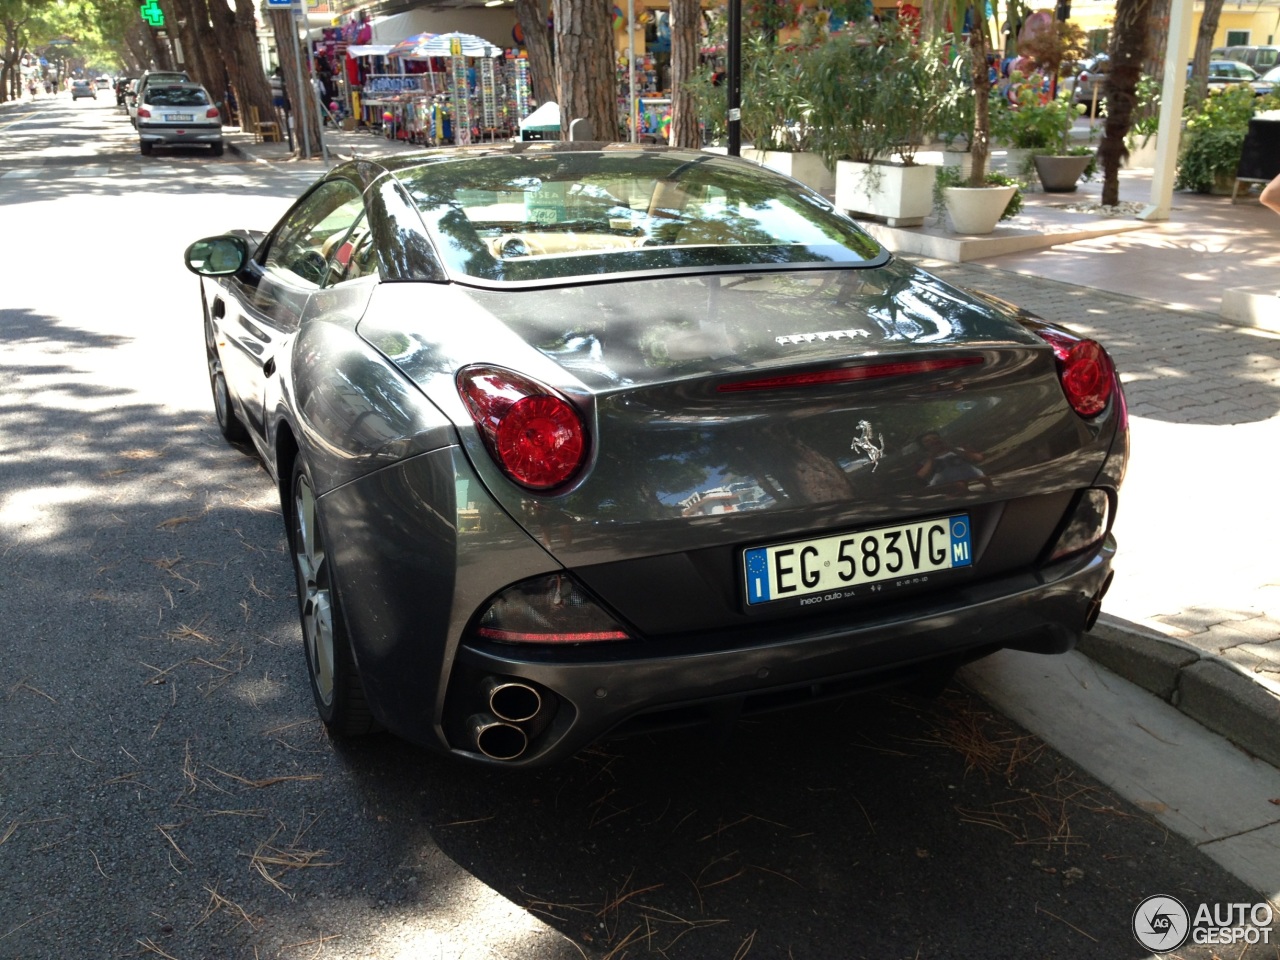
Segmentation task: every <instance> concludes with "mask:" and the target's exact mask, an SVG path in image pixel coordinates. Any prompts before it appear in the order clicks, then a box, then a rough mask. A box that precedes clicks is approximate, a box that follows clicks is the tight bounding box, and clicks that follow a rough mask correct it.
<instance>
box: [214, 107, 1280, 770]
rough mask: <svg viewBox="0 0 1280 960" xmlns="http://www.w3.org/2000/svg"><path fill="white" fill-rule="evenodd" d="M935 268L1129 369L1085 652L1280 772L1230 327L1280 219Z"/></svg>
mask: <svg viewBox="0 0 1280 960" xmlns="http://www.w3.org/2000/svg"><path fill="white" fill-rule="evenodd" d="M228 140H229V142H231V143H232V145H233V149H235V150H237V152H240V153H241V154H242V155H244V156H246V157H251V158H256V159H261V160H268V161H272V162H275V161H280V162H285V158H287V157H288V156H289V154H288V150H287V148H286V147H284V145H282V144H270V143H268V144H254V143H252V139H251V138H249V137H247V136H244V135H238V134H234V133H233V134H230V135H229V137H228ZM326 141H327V144H328V146H329V149H330V151H331V152H332V154H333V155H334V159H346V158H350V157H352V156H355V155H360V156H370V155H376V154H379V153H386V152H391V151H394V152H399V151H401V150H408V149H413V148H412V147H411V146H410V145H407V144H402V143H397V142H394V141H390V140H386V139H384V138H382V137H380V136H376V135H373V134H370V133H367V132H363V131H351V132H347V131H331V132H328V133H327V135H326ZM300 162H302V163H305V162H306V161H300ZM315 165H316V167H317V169H320V168H321V164H319V163H315ZM1099 192H1100V185H1098V184H1085V185H1083V186H1082V188H1081V190H1080V193H1079V194H1078V195H1062V194H1056V195H1050V194H1042V193H1029V194H1028V195H1027V198H1026V201H1027V202H1026V217H1025V220H1026V221H1028V222H1032V223H1035V222H1041V221H1045V222H1048V221H1054V220H1061V219H1062V218H1064V217H1066V218H1071V217H1075V218H1077V219H1078V218H1079V217H1081V216H1084V215H1082V214H1077V213H1071V212H1069V211H1067V210H1066V209H1065V207H1067V206H1068V205H1071V204H1078V203H1081V202H1086V201H1089V200H1096V199H1098V195H1099ZM1149 197H1150V173H1149V171H1126V172H1125V173H1124V174H1123V175H1122V178H1121V200H1122V201H1123V200H1132V201H1143V202H1145V201H1147V200H1149ZM934 229H938V228H936V227H935V228H934ZM921 262H922V264H923V265H924V266H925V267H926V268H928V269H929V270H931V271H933V272H935V273H937V274H939V275H940V276H942V277H944V278H945V279H947V280H949V281H952V282H954V283H957V284H961V285H964V286H970V287H976V288H981V289H983V290H987V291H989V292H991V293H994V294H996V295H997V296H1000V297H1003V298H1005V299H1007V300H1010V301H1012V302H1014V303H1018V304H1020V305H1022V306H1024V307H1027V308H1028V309H1030V310H1032V311H1034V312H1036V313H1038V314H1040V315H1042V316H1044V317H1045V318H1046V319H1050V320H1054V321H1057V322H1061V323H1065V324H1068V325H1070V326H1071V327H1073V328H1075V329H1077V330H1080V331H1082V332H1085V333H1087V334H1089V335H1091V336H1094V337H1097V338H1098V339H1099V340H1100V341H1101V342H1103V343H1104V344H1105V345H1106V346H1107V348H1108V349H1109V350H1110V351H1111V353H1112V354H1113V356H1114V357H1115V360H1116V363H1117V365H1118V367H1119V369H1120V370H1121V377H1122V379H1123V381H1124V383H1125V389H1126V394H1127V397H1128V401H1129V408H1130V413H1131V417H1132V420H1131V423H1132V436H1133V456H1132V458H1131V462H1130V471H1129V476H1128V478H1127V479H1126V482H1125V488H1124V491H1123V493H1122V496H1121V502H1120V510H1119V515H1118V518H1117V521H1116V526H1115V531H1116V537H1117V539H1118V540H1119V542H1120V552H1119V556H1118V558H1117V562H1116V579H1115V582H1114V585H1113V586H1112V589H1111V592H1110V593H1109V594H1108V596H1107V600H1106V603H1105V605H1104V614H1103V618H1102V620H1101V621H1100V623H1099V625H1098V627H1097V628H1095V630H1094V632H1093V635H1092V636H1091V638H1089V640H1088V642H1087V643H1086V644H1085V645H1084V647H1083V649H1085V651H1086V652H1087V653H1089V654H1090V656H1092V657H1094V658H1095V659H1097V660H1098V661H1100V662H1102V663H1104V664H1106V665H1107V666H1109V667H1111V668H1112V669H1114V670H1116V671H1117V672H1119V673H1121V674H1122V675H1124V676H1126V677H1128V678H1129V679H1130V680H1133V681H1135V682H1137V683H1139V684H1141V685H1142V686H1144V687H1146V688H1147V689H1149V690H1151V691H1152V692H1154V693H1156V694H1158V695H1159V696H1161V697H1162V698H1163V699H1165V700H1166V701H1168V702H1170V703H1173V704H1175V705H1176V706H1178V707H1179V708H1180V709H1182V710H1183V711H1184V712H1185V713H1188V714H1189V715H1191V716H1193V717H1195V718H1196V719H1197V720H1199V721H1200V722H1201V723H1203V724H1204V725H1206V726H1208V727H1209V728H1210V729H1212V730H1215V731H1217V732H1219V733H1221V734H1223V735H1225V736H1227V737H1228V738H1230V739H1232V740H1233V741H1235V742H1236V743H1237V744H1240V745H1241V746H1243V747H1244V748H1245V749H1247V750H1248V751H1249V752H1251V753H1253V754H1254V755H1256V756H1259V757H1262V758H1264V759H1266V760H1268V761H1269V762H1271V763H1272V764H1275V765H1277V766H1280V550H1278V549H1277V548H1276V546H1275V544H1277V543H1280V496H1278V495H1277V492H1276V490H1275V485H1276V480H1277V478H1280V334H1277V333H1268V332H1266V331H1263V330H1258V329H1254V328H1251V327H1243V326H1238V325H1235V324H1232V323H1228V322H1225V321H1224V320H1223V319H1222V318H1221V317H1220V316H1219V313H1218V311H1219V309H1220V306H1221V303H1222V299H1223V295H1224V292H1225V291H1227V290H1229V289H1233V288H1261V289H1264V290H1265V289H1271V290H1280V276H1278V275H1277V273H1278V268H1280V217H1278V216H1276V215H1275V214H1273V213H1271V212H1270V211H1269V210H1266V209H1265V208H1262V207H1260V206H1258V205H1256V204H1252V205H1250V204H1234V205H1233V204H1232V203H1231V202H1230V200H1229V198H1220V197H1202V196H1196V195H1188V194H1178V195H1176V196H1175V200H1174V204H1173V211H1172V216H1171V218H1170V220H1169V221H1167V222H1165V223H1161V224H1151V225H1148V226H1145V227H1143V228H1142V229H1140V230H1135V231H1131V232H1125V233H1118V234H1115V235H1113V236H1107V237H1101V238H1095V239H1092V240H1085V241H1079V242H1076V243H1068V244H1063V245H1060V246H1057V247H1051V248H1045V249H1042V250H1038V251H1034V252H1030V253H1019V254H1008V255H1005V256H998V257H993V258H990V259H988V260H978V261H974V262H969V263H963V264H953V263H944V262H940V261H921Z"/></svg>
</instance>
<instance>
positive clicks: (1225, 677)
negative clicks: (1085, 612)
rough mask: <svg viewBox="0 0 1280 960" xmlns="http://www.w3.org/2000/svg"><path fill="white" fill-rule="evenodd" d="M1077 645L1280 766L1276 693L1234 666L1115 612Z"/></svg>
mask: <svg viewBox="0 0 1280 960" xmlns="http://www.w3.org/2000/svg"><path fill="white" fill-rule="evenodd" d="M1078 649H1079V650H1080V652H1081V653H1083V654H1085V655H1086V656H1087V657H1089V658H1090V659H1091V660H1095V661H1097V662H1098V663H1100V664H1102V665H1103V666H1104V667H1106V668H1107V669H1109V670H1111V671H1112V672H1113V673H1116V674H1119V675H1120V676H1122V677H1124V678H1125V679H1126V680H1129V681H1131V682H1133V683H1136V684H1137V685H1138V686H1140V687H1142V688H1143V689H1145V690H1147V691H1149V692H1150V693H1153V694H1155V695H1156V696H1157V697H1159V698H1160V699H1161V700H1164V701H1165V702H1166V703H1169V704H1172V705H1173V706H1175V707H1177V708H1178V709H1179V710H1180V711H1182V712H1183V713H1184V714H1186V715H1187V716H1188V717H1190V718H1191V719H1193V720H1195V721H1196V722H1197V723H1199V724H1200V725H1201V726H1204V727H1207V728H1208V729H1210V730H1212V731H1213V732H1214V733H1217V734H1221V735H1222V736H1224V737H1226V738H1227V739H1228V740H1230V741H1231V742H1232V743H1234V744H1236V745H1237V746H1239V747H1241V748H1242V749H1244V750H1245V751H1247V752H1248V753H1250V754H1252V755H1253V756H1255V757H1258V758H1259V759H1261V760H1265V761H1266V762H1267V763H1270V764H1271V765H1273V766H1276V767H1280V697H1276V696H1273V695H1272V694H1271V693H1270V692H1269V691H1267V690H1266V689H1264V688H1263V687H1260V686H1259V685H1258V684H1257V683H1256V682H1254V680H1253V679H1252V678H1251V677H1249V676H1248V675H1247V674H1246V673H1245V672H1244V671H1243V670H1242V669H1240V668H1239V667H1237V666H1235V665H1234V664H1232V663H1230V662H1228V661H1224V660H1221V659H1219V658H1216V657H1206V656H1204V654H1203V653H1202V652H1201V651H1199V650H1197V649H1195V648H1194V647H1191V646H1189V645H1186V644H1183V643H1180V642H1179V641H1178V640H1176V639H1174V638H1173V637H1167V636H1164V635H1163V634H1160V633H1157V632H1156V631H1154V630H1150V629H1147V628H1144V627H1140V626H1138V625H1137V624H1134V623H1130V622H1129V621H1127V620H1122V619H1120V618H1119V617H1114V616H1103V617H1102V618H1100V619H1099V620H1098V622H1097V623H1096V624H1095V625H1094V627H1093V630H1091V631H1090V632H1089V633H1087V634H1085V636H1084V637H1083V638H1082V639H1081V641H1080V644H1079V647H1078Z"/></svg>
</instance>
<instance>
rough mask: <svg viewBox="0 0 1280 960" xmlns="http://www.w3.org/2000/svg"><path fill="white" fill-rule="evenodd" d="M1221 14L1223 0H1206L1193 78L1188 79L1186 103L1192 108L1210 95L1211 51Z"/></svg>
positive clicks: (1197, 39)
mask: <svg viewBox="0 0 1280 960" xmlns="http://www.w3.org/2000/svg"><path fill="white" fill-rule="evenodd" d="M1221 16H1222V0H1204V13H1202V14H1201V15H1200V32H1199V33H1197V34H1196V53H1195V56H1194V57H1192V59H1191V79H1190V80H1188V81H1187V94H1186V103H1187V105H1189V106H1191V107H1192V108H1195V107H1197V106H1199V104H1200V101H1201V100H1203V99H1204V98H1205V97H1207V96H1208V95H1209V52H1210V51H1211V50H1212V49H1213V35H1214V34H1215V33H1217V32H1218V20H1219V18H1220V17H1221Z"/></svg>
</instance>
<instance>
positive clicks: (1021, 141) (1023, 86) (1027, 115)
mask: <svg viewBox="0 0 1280 960" xmlns="http://www.w3.org/2000/svg"><path fill="white" fill-rule="evenodd" d="M1046 86H1047V82H1046V81H1045V80H1044V79H1043V78H1041V77H1040V76H1039V75H1038V74H1032V75H1031V78H1030V79H1029V80H1028V81H1026V82H1024V81H1022V78H1021V77H1019V76H1017V75H1016V74H1015V76H1014V77H1013V80H1012V83H1011V86H1010V91H1011V93H1012V96H1013V97H1014V98H1015V99H1014V103H1012V104H1007V103H1002V104H1001V105H1000V106H999V107H998V108H997V109H995V110H993V111H992V113H993V116H992V131H993V135H994V136H996V137H997V138H999V139H1002V140H1005V141H1006V142H1008V143H1009V144H1010V145H1011V146H1013V147H1015V148H1018V149H1021V150H1026V151H1027V152H1028V153H1029V154H1030V156H1031V161H1032V164H1033V165H1034V166H1035V170H1036V174H1037V176H1039V178H1040V184H1041V186H1043V187H1044V189H1045V190H1046V191H1047V192H1050V193H1068V192H1071V191H1074V190H1075V189H1076V185H1077V184H1078V183H1079V182H1080V177H1081V175H1082V174H1084V172H1085V170H1086V169H1087V168H1088V167H1089V166H1090V164H1091V163H1092V162H1093V159H1094V152H1093V150H1092V148H1090V147H1087V146H1084V145H1079V146H1077V145H1074V144H1072V142H1071V128H1072V125H1073V124H1074V123H1075V119H1076V117H1078V116H1079V115H1080V114H1081V113H1082V112H1083V111H1084V105H1083V104H1074V103H1072V102H1071V98H1070V96H1069V95H1067V94H1060V95H1058V96H1056V97H1054V96H1050V95H1049V94H1048V93H1047V92H1045V87H1046ZM1019 172H1022V171H1019Z"/></svg>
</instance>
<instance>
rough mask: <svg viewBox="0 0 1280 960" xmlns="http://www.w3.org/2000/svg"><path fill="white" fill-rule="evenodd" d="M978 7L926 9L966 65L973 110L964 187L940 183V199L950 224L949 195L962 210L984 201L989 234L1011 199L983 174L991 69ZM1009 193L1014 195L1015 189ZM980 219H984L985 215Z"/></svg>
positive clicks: (937, 4) (987, 31) (939, 3)
mask: <svg viewBox="0 0 1280 960" xmlns="http://www.w3.org/2000/svg"><path fill="white" fill-rule="evenodd" d="M982 9H983V8H982V7H981V6H979V5H974V4H972V3H971V2H970V0H931V2H930V3H929V4H928V11H927V12H928V13H929V15H930V17H931V18H932V19H933V21H934V22H935V23H938V24H946V25H948V27H949V29H950V31H951V37H952V39H953V41H954V47H953V50H954V52H956V53H957V54H959V55H958V56H957V58H956V59H957V62H958V63H966V64H967V66H968V72H969V77H970V85H971V88H972V101H973V113H972V127H971V128H970V130H969V155H970V163H969V173H968V176H967V179H966V181H965V186H964V187H959V186H954V187H952V186H944V187H943V188H942V190H941V193H942V196H943V201H944V203H945V204H946V206H947V209H948V212H949V213H951V214H952V222H953V224H954V223H955V219H956V217H955V212H956V211H953V210H952V195H953V194H954V195H955V196H956V201H955V202H956V204H957V205H960V204H963V206H964V207H965V208H966V209H967V208H969V207H971V206H973V205H974V204H975V203H976V202H978V201H982V200H984V201H985V203H986V204H987V206H988V207H989V208H990V210H991V216H990V221H991V226H990V227H989V228H988V229H987V231H986V232H988V233H990V232H991V230H993V229H995V224H996V223H997V222H998V221H999V220H1000V219H1001V218H1002V216H1003V215H1004V213H1005V211H1006V209H1007V207H1008V205H1009V203H1010V201H1011V194H1010V192H1009V190H1008V187H1007V186H1005V187H999V186H992V185H990V184H989V182H988V177H987V158H988V155H989V153H990V145H991V79H992V70H991V65H990V64H989V62H988V59H987V58H988V51H990V49H991V21H990V19H989V18H988V17H987V16H986V15H985V10H984V11H983V13H982V14H979V13H978V11H979V10H982ZM967 17H968V18H971V19H970V20H969V22H968V24H967V25H968V26H969V33H968V37H967V41H966V38H965V37H964V36H963V34H962V30H963V27H964V26H965V25H966V18H967ZM961 51H963V52H961ZM947 169H955V168H947ZM1006 179H1008V178H1006ZM1015 182H1016V181H1015ZM962 189H963V190H965V191H986V193H985V194H978V193H965V194H964V195H963V197H961V194H959V193H958V191H960V190H962ZM1012 196H1017V192H1016V188H1015V191H1014V193H1013V194H1012ZM962 219H964V220H965V221H966V222H967V221H968V217H967V215H965V214H962ZM983 219H984V221H985V220H986V219H987V218H986V217H984V218H983Z"/></svg>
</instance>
